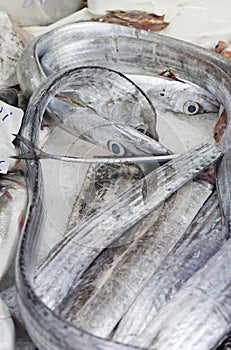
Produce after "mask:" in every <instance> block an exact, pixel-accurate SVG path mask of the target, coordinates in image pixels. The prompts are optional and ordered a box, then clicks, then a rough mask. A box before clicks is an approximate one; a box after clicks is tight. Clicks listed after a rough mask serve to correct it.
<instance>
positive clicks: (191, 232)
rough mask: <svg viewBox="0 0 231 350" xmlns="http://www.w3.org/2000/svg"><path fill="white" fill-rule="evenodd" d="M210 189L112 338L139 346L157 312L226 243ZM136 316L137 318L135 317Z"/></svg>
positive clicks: (215, 196)
mask: <svg viewBox="0 0 231 350" xmlns="http://www.w3.org/2000/svg"><path fill="white" fill-rule="evenodd" d="M226 240H227V235H226V232H225V231H224V230H222V223H221V215H220V210H219V202H218V197H217V193H216V192H214V193H213V194H212V195H211V196H210V197H209V199H208V200H207V201H206V203H205V205H204V206H203V208H202V209H201V211H200V212H199V213H198V214H197V216H196V217H195V218H194V220H193V221H192V223H191V224H190V225H189V227H188V229H187V230H186V232H185V233H184V234H183V235H182V237H181V239H180V240H179V241H178V242H177V244H176V245H175V246H174V248H173V249H172V250H171V252H170V253H169V254H168V255H167V256H166V258H165V259H164V261H163V262H162V264H161V265H160V266H159V268H158V269H157V270H156V271H155V272H154V274H153V275H152V276H151V277H150V278H149V280H148V282H147V283H146V284H145V286H144V288H143V289H142V290H141V291H140V293H139V294H138V296H137V297H136V298H135V300H134V301H133V303H132V304H131V306H130V308H129V309H128V311H127V312H126V314H125V315H124V317H123V318H121V320H120V322H118V324H117V325H116V327H115V330H114V334H113V340H115V341H119V342H122V343H126V344H132V345H136V346H141V343H142V342H143V341H145V336H146V335H145V334H146V332H147V331H148V328H149V324H151V323H152V322H153V320H154V318H155V317H158V312H159V310H161V308H162V307H163V306H164V305H166V304H167V303H168V302H169V300H171V298H172V297H173V295H175V294H177V292H178V291H179V290H180V289H181V288H182V286H183V285H184V284H185V282H186V281H187V280H189V279H190V278H191V277H192V276H193V275H194V273H195V272H196V271H198V270H199V269H200V268H201V267H203V265H204V264H205V263H206V262H207V261H208V260H209V258H210V257H212V256H213V255H214V254H215V253H216V252H217V251H218V250H219V249H220V248H221V246H222V245H223V244H224V243H225V242H226ZM137 315H139V317H137Z"/></svg>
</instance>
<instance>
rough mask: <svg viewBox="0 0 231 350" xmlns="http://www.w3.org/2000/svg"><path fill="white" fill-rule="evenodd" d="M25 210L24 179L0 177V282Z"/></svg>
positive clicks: (21, 226) (17, 239)
mask: <svg viewBox="0 0 231 350" xmlns="http://www.w3.org/2000/svg"><path fill="white" fill-rule="evenodd" d="M26 209H27V188H26V184H25V178H24V177H23V176H22V175H20V174H18V173H12V174H8V175H1V176H0V225H1V230H0V280H1V279H2V278H3V276H4V275H5V273H6V271H7V270H8V268H9V266H10V264H11V263H12V261H13V258H14V257H15V253H16V248H17V244H18V242H19V238H20V234H21V232H22V229H23V225H24V220H25V217H26Z"/></svg>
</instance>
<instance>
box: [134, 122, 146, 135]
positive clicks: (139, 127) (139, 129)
mask: <svg viewBox="0 0 231 350" xmlns="http://www.w3.org/2000/svg"><path fill="white" fill-rule="evenodd" d="M135 129H136V130H137V131H139V132H141V133H142V134H145V133H146V130H145V127H144V125H143V124H140V125H137V126H136V127H135Z"/></svg>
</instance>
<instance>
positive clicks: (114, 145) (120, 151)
mask: <svg viewBox="0 0 231 350" xmlns="http://www.w3.org/2000/svg"><path fill="white" fill-rule="evenodd" d="M108 149H109V150H110V151H111V152H112V153H114V154H116V155H117V156H120V157H122V156H124V154H125V149H124V147H123V146H122V145H121V144H119V143H118V142H116V141H108Z"/></svg>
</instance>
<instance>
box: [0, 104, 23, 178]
mask: <svg viewBox="0 0 231 350" xmlns="http://www.w3.org/2000/svg"><path fill="white" fill-rule="evenodd" d="M22 117H23V110H22V109H20V108H17V107H14V106H11V105H8V104H7V103H5V102H3V101H1V100H0V140H1V148H0V172H1V173H4V174H6V173H7V171H8V169H9V168H10V167H11V166H12V165H13V164H14V163H15V160H14V159H11V158H9V157H10V156H12V155H16V150H15V147H14V145H13V143H12V141H13V140H14V136H13V135H12V134H17V133H18V131H19V128H20V126H21V122H22Z"/></svg>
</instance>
